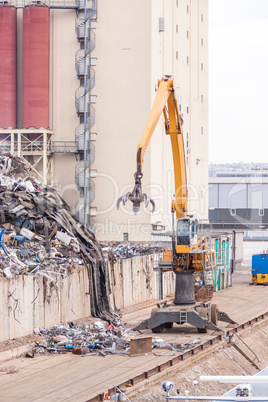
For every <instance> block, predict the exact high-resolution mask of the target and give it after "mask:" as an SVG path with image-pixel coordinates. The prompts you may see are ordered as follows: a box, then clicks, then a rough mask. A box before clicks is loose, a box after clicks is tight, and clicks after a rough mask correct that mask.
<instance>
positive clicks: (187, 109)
mask: <svg viewBox="0 0 268 402" xmlns="http://www.w3.org/2000/svg"><path fill="white" fill-rule="evenodd" d="M186 113H187V114H189V106H187V107H186Z"/></svg>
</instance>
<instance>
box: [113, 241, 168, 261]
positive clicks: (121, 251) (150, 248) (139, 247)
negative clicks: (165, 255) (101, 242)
mask: <svg viewBox="0 0 268 402" xmlns="http://www.w3.org/2000/svg"><path fill="white" fill-rule="evenodd" d="M163 251H164V249H163V248H162V247H160V246H157V245H151V244H134V243H124V244H119V245H117V246H113V247H110V248H109V252H112V254H113V255H114V257H115V259H123V258H133V257H140V256H142V255H148V254H154V253H161V252H163Z"/></svg>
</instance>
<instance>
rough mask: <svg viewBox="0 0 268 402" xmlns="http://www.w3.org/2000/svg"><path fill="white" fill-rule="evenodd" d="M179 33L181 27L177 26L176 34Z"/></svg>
mask: <svg viewBox="0 0 268 402" xmlns="http://www.w3.org/2000/svg"><path fill="white" fill-rule="evenodd" d="M178 32H179V25H178V24H177V25H176V33H178Z"/></svg>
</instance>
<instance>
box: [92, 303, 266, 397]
mask: <svg viewBox="0 0 268 402" xmlns="http://www.w3.org/2000/svg"><path fill="white" fill-rule="evenodd" d="M267 317H268V311H267V312H266V313H264V314H260V315H258V316H256V317H254V318H251V319H250V320H248V321H245V322H244V323H242V324H238V325H236V326H235V327H234V328H231V329H229V330H227V331H226V332H225V333H223V334H218V335H215V336H214V337H213V338H211V339H209V340H207V341H205V342H203V343H201V344H199V345H197V346H195V347H194V348H193V349H189V350H186V351H185V352H183V353H180V354H179V355H177V356H175V357H173V358H172V359H169V360H168V361H166V362H164V363H162V364H159V365H157V366H155V367H153V368H151V369H149V370H147V371H144V372H142V373H141V374H138V375H136V376H135V377H132V378H129V379H126V380H125V381H124V382H123V383H121V384H117V385H116V386H117V387H119V388H122V387H123V386H124V385H125V384H126V383H127V384H131V385H132V386H134V385H136V384H137V383H139V382H141V381H144V380H147V379H149V378H150V377H152V376H154V375H156V374H158V373H161V372H163V371H164V370H166V369H167V368H170V367H173V366H175V365H176V364H177V363H179V362H181V361H184V360H186V359H188V358H190V357H191V356H194V355H196V354H197V353H198V352H200V351H203V350H204V349H207V350H208V348H210V347H211V346H213V345H214V344H215V343H217V342H220V341H222V340H224V339H226V338H231V337H232V336H233V335H234V334H236V333H237V332H239V331H242V330H243V329H245V328H246V327H248V326H250V325H253V324H256V323H258V322H260V321H261V320H264V319H265V318H267ZM113 391H114V387H113V388H110V389H108V391H107V392H108V394H109V395H112V393H113ZM103 400H104V393H101V394H98V395H96V396H95V397H93V398H91V399H88V400H87V401H86V402H99V401H103Z"/></svg>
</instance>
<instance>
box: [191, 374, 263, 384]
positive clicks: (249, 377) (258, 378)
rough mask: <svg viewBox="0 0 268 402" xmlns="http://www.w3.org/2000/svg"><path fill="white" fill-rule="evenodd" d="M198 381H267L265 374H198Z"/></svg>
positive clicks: (239, 382)
mask: <svg viewBox="0 0 268 402" xmlns="http://www.w3.org/2000/svg"><path fill="white" fill-rule="evenodd" d="M199 379H200V381H219V382H228V383H238V384H241V383H247V384H248V383H254V382H266V383H268V376H267V375H258V376H256V375H254V376H252V375H234V376H231V375H206V376H202V375H201V376H200V378H199Z"/></svg>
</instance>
